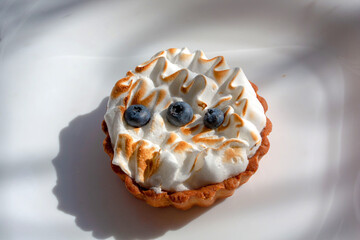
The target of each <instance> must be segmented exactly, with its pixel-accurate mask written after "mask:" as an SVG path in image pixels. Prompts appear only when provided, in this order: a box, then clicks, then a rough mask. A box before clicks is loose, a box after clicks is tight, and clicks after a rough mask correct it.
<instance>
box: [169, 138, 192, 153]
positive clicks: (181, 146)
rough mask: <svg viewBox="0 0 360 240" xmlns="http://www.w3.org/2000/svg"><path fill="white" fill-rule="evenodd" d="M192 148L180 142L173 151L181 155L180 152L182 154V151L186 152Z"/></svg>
mask: <svg viewBox="0 0 360 240" xmlns="http://www.w3.org/2000/svg"><path fill="white" fill-rule="evenodd" d="M192 148H193V147H192V146H191V145H190V144H189V143H187V142H185V141H180V142H178V143H176V144H175V146H174V148H173V150H174V152H176V153H182V152H184V151H186V150H188V149H192Z"/></svg>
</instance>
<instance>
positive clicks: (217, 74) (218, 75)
mask: <svg viewBox="0 0 360 240" xmlns="http://www.w3.org/2000/svg"><path fill="white" fill-rule="evenodd" d="M229 71H230V69H225V70H215V69H214V71H213V74H214V78H215V80H216V82H217V83H218V84H222V82H223V80H224V78H225V76H226V75H227V74H228V73H229Z"/></svg>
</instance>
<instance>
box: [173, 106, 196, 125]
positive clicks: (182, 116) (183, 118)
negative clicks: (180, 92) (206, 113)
mask: <svg viewBox="0 0 360 240" xmlns="http://www.w3.org/2000/svg"><path fill="white" fill-rule="evenodd" d="M166 118H167V120H168V121H169V122H170V123H171V124H172V125H174V126H177V127H181V126H184V125H185V124H187V123H189V122H190V121H191V119H192V118H193V110H192V108H191V107H190V105H189V104H187V103H186V102H174V103H172V104H171V105H170V106H169V107H168V109H167V112H166Z"/></svg>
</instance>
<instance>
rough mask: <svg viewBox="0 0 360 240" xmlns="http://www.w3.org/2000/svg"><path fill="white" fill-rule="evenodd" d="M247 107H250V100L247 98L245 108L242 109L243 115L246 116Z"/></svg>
mask: <svg viewBox="0 0 360 240" xmlns="http://www.w3.org/2000/svg"><path fill="white" fill-rule="evenodd" d="M247 108H248V100H247V99H245V105H244V107H243V109H242V115H243V116H245V114H246V111H247Z"/></svg>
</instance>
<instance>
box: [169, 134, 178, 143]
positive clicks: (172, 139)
mask: <svg viewBox="0 0 360 240" xmlns="http://www.w3.org/2000/svg"><path fill="white" fill-rule="evenodd" d="M177 138H178V135H177V134H176V133H173V132H172V133H170V136H169V138H168V139H167V141H166V144H168V145H171V144H173V143H174V142H175V141H176V139H177Z"/></svg>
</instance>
